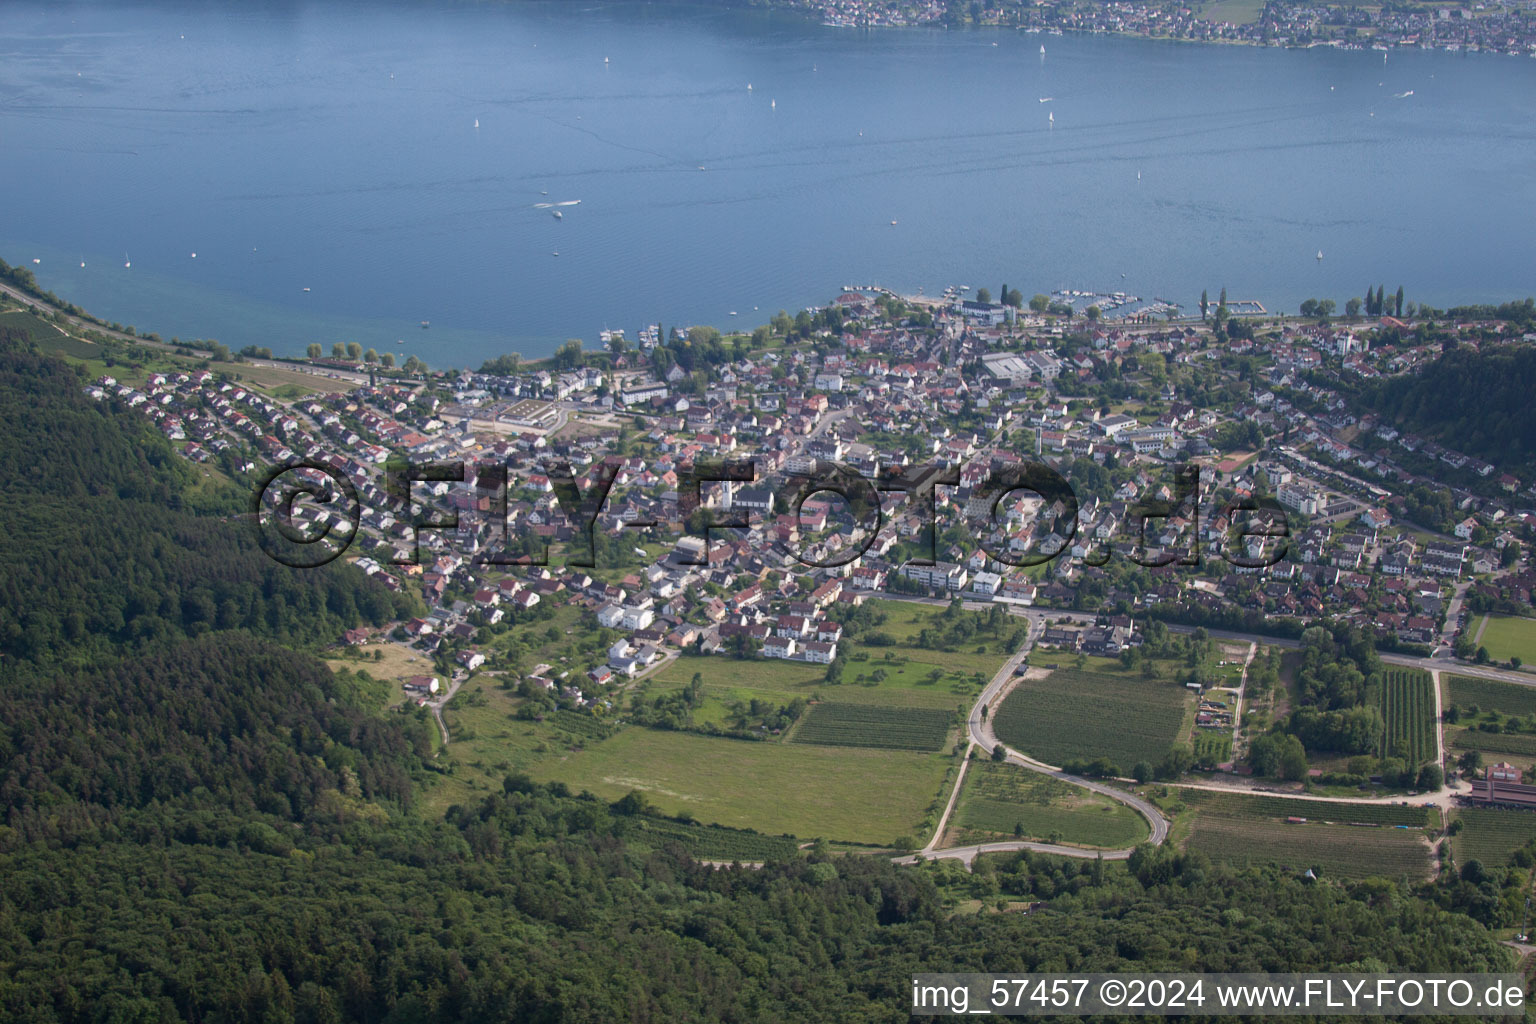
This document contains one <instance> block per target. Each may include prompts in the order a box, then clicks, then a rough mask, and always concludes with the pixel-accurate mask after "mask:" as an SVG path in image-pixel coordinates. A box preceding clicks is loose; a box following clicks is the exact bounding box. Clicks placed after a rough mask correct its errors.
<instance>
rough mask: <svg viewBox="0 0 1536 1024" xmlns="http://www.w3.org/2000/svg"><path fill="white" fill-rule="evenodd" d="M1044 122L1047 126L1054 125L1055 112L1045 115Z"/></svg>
mask: <svg viewBox="0 0 1536 1024" xmlns="http://www.w3.org/2000/svg"><path fill="white" fill-rule="evenodd" d="M1045 120H1046V122H1047V123H1048V124H1055V123H1056V114H1055V112H1052V113H1050V114H1047V115H1046V118H1045Z"/></svg>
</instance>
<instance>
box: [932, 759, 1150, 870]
mask: <svg viewBox="0 0 1536 1024" xmlns="http://www.w3.org/2000/svg"><path fill="white" fill-rule="evenodd" d="M1016 828H1019V829H1022V833H1019V832H1016V831H1015V829H1016ZM1019 834H1022V837H1023V838H1026V839H1033V840H1036V841H1039V842H1057V843H1066V844H1069V845H1073V846H1087V847H1097V848H1101V849H1107V850H1112V849H1124V848H1125V847H1127V846H1134V845H1135V844H1136V843H1139V842H1141V841H1142V840H1144V839H1146V838H1147V826H1146V822H1145V821H1144V820H1142V817H1141V815H1139V814H1137V813H1136V812H1135V811H1133V810H1131V809H1130V808H1129V807H1126V806H1125V805H1124V804H1121V803H1117V802H1116V801H1114V800H1110V799H1109V798H1108V797H1104V796H1100V795H1098V794H1097V793H1092V792H1089V791H1088V790H1086V789H1083V788H1082V787H1080V786H1074V785H1071V784H1070V783H1066V782H1062V781H1061V780H1059V779H1054V778H1052V777H1051V776H1049V775H1041V774H1040V773H1039V772H1032V771H1029V770H1028V769H1027V768H1021V767H1019V766H1018V765H1012V764H1000V763H997V762H993V761H988V760H982V759H979V758H978V759H977V760H975V761H973V762H971V766H970V768H969V770H967V771H966V774H965V783H964V789H963V790H962V791H961V793H960V801H959V803H958V804H957V805H956V807H955V813H954V818H953V820H952V822H951V825H950V829H949V831H948V832H947V833H946V835H945V845H947V846H966V845H969V844H971V843H983V842H990V841H993V840H997V839H1012V838H1014V837H1015V836H1016V835H1019Z"/></svg>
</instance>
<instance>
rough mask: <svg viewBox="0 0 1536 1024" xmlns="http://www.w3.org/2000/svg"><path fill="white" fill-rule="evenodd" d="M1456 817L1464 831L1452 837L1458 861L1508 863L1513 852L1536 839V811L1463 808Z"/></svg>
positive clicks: (1452, 847) (1452, 845) (1459, 862)
mask: <svg viewBox="0 0 1536 1024" xmlns="http://www.w3.org/2000/svg"><path fill="white" fill-rule="evenodd" d="M1456 818H1457V820H1458V821H1460V822H1461V831H1460V832H1459V833H1457V834H1456V835H1455V836H1454V837H1452V839H1451V849H1452V851H1453V852H1454V853H1455V854H1456V862H1457V863H1458V864H1465V863H1466V862H1467V861H1469V860H1480V861H1482V862H1483V863H1484V864H1487V865H1494V864H1507V863H1509V855H1510V854H1512V853H1514V852H1515V851H1516V850H1518V849H1519V848H1520V847H1522V846H1524V845H1526V844H1527V843H1529V842H1530V841H1531V840H1533V839H1536V813H1533V812H1531V811H1505V810H1495V809H1494V808H1491V807H1463V808H1461V809H1459V810H1458V811H1457V812H1456Z"/></svg>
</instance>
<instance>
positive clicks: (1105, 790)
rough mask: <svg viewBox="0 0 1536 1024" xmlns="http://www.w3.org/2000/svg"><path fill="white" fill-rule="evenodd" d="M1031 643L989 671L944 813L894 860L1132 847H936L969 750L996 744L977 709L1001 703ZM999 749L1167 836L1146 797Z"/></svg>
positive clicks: (1090, 853)
mask: <svg viewBox="0 0 1536 1024" xmlns="http://www.w3.org/2000/svg"><path fill="white" fill-rule="evenodd" d="M1033 625H1034V627H1035V628H1038V627H1039V623H1034V624H1033ZM1033 646H1034V639H1033V637H1031V638H1030V639H1029V640H1027V641H1026V642H1025V644H1024V646H1023V648H1021V649H1020V650H1019V651H1018V652H1016V653H1015V654H1014V655H1013V656H1012V657H1011V658H1009V659H1008V660H1007V661H1006V662H1004V663H1003V667H1002V668H1001V669H999V670H998V672H997V674H996V675H995V676H993V677H992V681H991V682H990V683H988V684H987V685H986V687H985V688H984V689H983V690H982V691H981V695H980V696H979V697H977V698H976V703H975V704H973V705H972V706H971V711H970V715H969V716H968V717H967V719H966V732H967V734H968V737H969V741H970V742H969V743H968V745H967V747H966V753H965V761H964V762H962V764H961V767H960V774H959V777H958V778H957V779H956V780H955V787H954V790H953V791H952V792H951V793H950V796H949V803H948V804H947V805H946V806H945V808H944V814H943V815H942V816H941V817H940V818H939V824H938V827H937V828H935V829H934V833H933V838H932V839H930V840H929V841H928V845H927V846H925V847H923V849H921V850H919V851H918V852H917V853H914V854H910V855H907V856H904V857H897V858H895V859H896V862H897V863H898V864H912V863H915V862H916V861H918V860H959V861H962V862H964V863H965V865H966V866H967V867H969V866H970V865H971V863H972V862H973V861H975V859H976V855H977V854H979V853H1008V852H1012V851H1015V850H1033V851H1034V852H1036V853H1049V854H1055V855H1057V856H1060V857H1089V858H1092V857H1103V858H1104V859H1105V860H1125V859H1126V858H1127V857H1129V856H1130V855H1131V850H1132V849H1134V847H1127V848H1125V849H1121V850H1087V849H1083V848H1082V847H1079V846H1060V845H1057V844H1055V843H1037V842H1032V841H1030V840H1027V839H1011V840H1004V841H1001V842H996V843H981V844H978V845H975V846H956V847H951V848H949V849H947V850H941V849H937V848H936V847H937V845H938V843H939V842H940V841H941V840H942V839H943V837H944V829H945V826H946V825H947V824H948V822H949V816H950V813H951V812H952V811H953V810H954V808H955V803H956V802H957V800H958V799H959V795H960V787H961V785H962V784H963V783H964V782H965V773H966V769H967V768H968V767H969V765H970V757H971V754H972V753H973V752H974V751H975V750H976V748H977V747H980V748H981V749H982V750H983V751H986V752H989V753H990V752H991V751H992V749H993V748H994V747H996V746H997V745H998V739H997V736H996V735H995V734H994V733H993V731H992V723H991V721H990V719H989V718H983V717H982V712H981V709H982V708H983V707H985V708H987V709H988V711H989V713H990V711H991V710H992V709H995V708H996V707H997V706H998V705H1000V704H1001V703H1002V701H1003V699H1004V698H1006V697H1007V696H1008V693H1009V691H1011V690H1012V689H1013V687H1014V686H1015V685H1016V684H1017V682H1018V678H1017V676H1016V675H1015V673H1016V672H1017V670H1018V667H1019V663H1020V662H1022V661H1023V660H1024V658H1025V657H1026V656H1027V655H1028V654H1029V652H1030V649H1031V648H1032V647H1033ZM1003 749H1004V750H1005V751H1006V752H1007V757H1006V760H1007V762H1008V763H1009V764H1015V765H1018V766H1019V767H1021V768H1027V769H1029V770H1030V771H1033V772H1039V773H1040V774H1042V775H1049V776H1051V777H1052V778H1056V779H1060V780H1061V781H1063V782H1066V783H1068V784H1070V785H1073V786H1080V787H1082V788H1083V789H1088V790H1092V791H1093V792H1095V793H1099V794H1101V795H1103V796H1107V797H1109V798H1110V799H1111V800H1115V801H1117V802H1119V803H1122V804H1125V805H1126V806H1127V807H1129V808H1131V809H1132V810H1134V811H1135V812H1136V813H1137V814H1140V815H1141V816H1142V817H1143V818H1145V819H1146V821H1147V824H1148V825H1149V826H1150V828H1151V835H1150V837H1149V838H1148V840H1147V841H1148V842H1151V843H1153V844H1159V843H1162V842H1163V841H1164V840H1166V839H1167V838H1168V820H1167V819H1166V818H1164V817H1163V815H1162V812H1160V811H1159V810H1158V809H1157V808H1156V807H1154V806H1153V805H1152V804H1151V803H1150V802H1149V801H1147V800H1144V799H1143V798H1141V797H1140V796H1137V795H1136V794H1135V793H1128V792H1126V791H1125V790H1123V789H1118V788H1116V787H1114V786H1110V785H1107V784H1105V783H1102V782H1095V781H1093V780H1092V779H1084V778H1080V777H1078V776H1076V775H1069V774H1068V773H1066V772H1064V771H1062V770H1061V769H1060V768H1057V767H1056V766H1054V765H1048V764H1045V763H1044V762H1041V761H1037V760H1035V759H1034V758H1031V757H1027V756H1026V755H1024V754H1021V753H1019V752H1018V751H1016V750H1014V749H1013V748H1011V747H1006V746H1005V747H1004V748H1003Z"/></svg>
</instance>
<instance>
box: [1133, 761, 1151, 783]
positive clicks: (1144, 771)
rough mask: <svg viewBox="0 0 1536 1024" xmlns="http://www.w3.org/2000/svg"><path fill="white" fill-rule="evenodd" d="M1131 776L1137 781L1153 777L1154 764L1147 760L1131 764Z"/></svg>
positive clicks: (1144, 780)
mask: <svg viewBox="0 0 1536 1024" xmlns="http://www.w3.org/2000/svg"><path fill="white" fill-rule="evenodd" d="M1131 778H1133V779H1135V780H1136V781H1137V782H1146V781H1147V780H1148V779H1150V778H1152V766H1151V765H1150V764H1148V763H1147V762H1145V761H1137V762H1136V763H1135V764H1133V765H1131Z"/></svg>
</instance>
